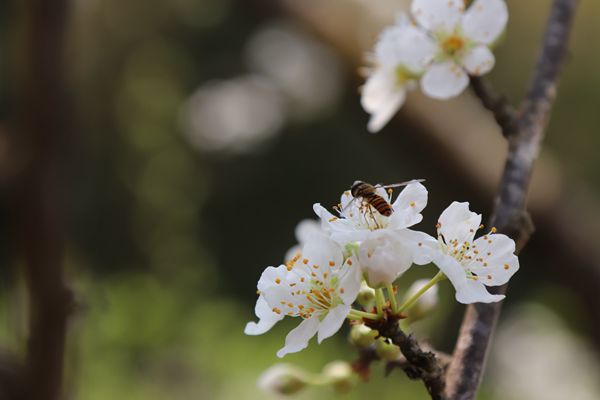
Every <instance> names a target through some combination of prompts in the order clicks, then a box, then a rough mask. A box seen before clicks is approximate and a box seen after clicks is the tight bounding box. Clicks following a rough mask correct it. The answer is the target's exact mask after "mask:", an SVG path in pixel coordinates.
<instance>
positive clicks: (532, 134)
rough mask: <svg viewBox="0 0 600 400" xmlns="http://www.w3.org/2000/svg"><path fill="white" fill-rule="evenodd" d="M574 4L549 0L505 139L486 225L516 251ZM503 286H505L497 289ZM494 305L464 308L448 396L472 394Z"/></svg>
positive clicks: (465, 398)
mask: <svg viewBox="0 0 600 400" xmlns="http://www.w3.org/2000/svg"><path fill="white" fill-rule="evenodd" d="M577 4H578V1H577V0H554V2H553V4H552V9H551V11H550V17H549V20H548V23H547V26H546V31H545V34H544V38H543V43H542V46H541V52H540V56H539V58H538V61H537V64H536V67H535V70H534V73H533V78H532V81H531V84H530V88H529V91H528V93H527V96H526V98H525V100H524V102H523V104H522V106H521V108H520V115H519V118H518V121H517V132H516V133H515V134H514V135H510V136H509V138H508V139H509V152H508V156H507V160H506V164H505V167H504V171H503V174H502V180H501V183H500V189H499V194H498V196H497V198H496V205H495V213H494V216H493V218H492V225H494V226H496V227H497V228H498V230H499V231H501V232H503V233H505V234H507V235H509V236H511V237H512V238H513V239H515V241H516V242H517V249H518V250H520V249H522V248H523V246H524V245H525V243H526V242H527V239H528V236H529V234H530V232H531V224H530V222H529V219H528V217H527V214H526V212H525V197H526V194H527V190H528V187H529V181H530V178H531V173H532V171H533V166H534V164H535V161H536V160H537V157H538V154H539V148H540V144H541V141H542V139H543V137H544V131H545V128H546V125H547V122H548V119H549V117H550V110H551V108H552V105H553V103H554V99H555V96H556V86H557V83H558V76H559V72H560V70H561V67H562V65H563V62H564V59H565V55H566V53H567V45H568V39H569V33H570V31H571V26H572V23H573V17H574V14H575V8H576V6H577ZM505 291H506V286H504V287H501V288H500V289H499V292H505ZM500 309H501V304H500V303H494V304H473V305H470V306H469V307H468V308H467V311H466V313H465V317H464V320H463V323H462V327H461V330H460V334H459V338H458V340H457V343H456V348H455V350H454V356H453V360H452V362H451V364H450V367H449V369H448V373H447V379H446V385H447V392H446V393H447V395H448V398H450V399H453V400H455V399H456V400H471V399H474V398H475V396H476V392H477V388H478V386H479V383H480V381H481V376H482V373H483V370H484V368H485V361H486V354H487V351H488V346H489V343H490V339H491V335H492V333H493V332H494V329H495V326H496V322H497V320H498V316H499V314H500Z"/></svg>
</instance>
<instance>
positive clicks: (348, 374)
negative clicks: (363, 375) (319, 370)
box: [323, 361, 354, 393]
mask: <svg viewBox="0 0 600 400" xmlns="http://www.w3.org/2000/svg"><path fill="white" fill-rule="evenodd" d="M323 377H324V378H325V379H327V380H329V382H331V385H332V386H333V388H334V389H335V391H336V392H338V393H347V392H349V391H350V389H352V386H353V385H354V371H352V367H351V366H350V364H348V363H347V362H345V361H334V362H331V363H329V364H327V365H326V366H325V368H323Z"/></svg>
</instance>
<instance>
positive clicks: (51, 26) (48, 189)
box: [11, 0, 73, 400]
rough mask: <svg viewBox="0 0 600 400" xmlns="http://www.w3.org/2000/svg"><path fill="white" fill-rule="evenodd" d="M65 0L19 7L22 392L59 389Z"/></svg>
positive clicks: (16, 200) (64, 314) (49, 393)
mask: <svg viewBox="0 0 600 400" xmlns="http://www.w3.org/2000/svg"><path fill="white" fill-rule="evenodd" d="M67 4H68V2H67V0H56V1H51V2H48V1H45V0H28V1H26V2H24V3H23V4H22V5H21V6H22V10H23V11H24V13H23V14H22V16H23V19H22V23H23V26H24V27H25V29H24V30H23V34H24V37H23V47H22V49H23V52H22V57H23V59H22V60H21V62H22V67H21V69H20V70H19V73H20V77H19V78H20V79H19V80H18V81H19V89H20V100H21V103H20V104H19V110H18V112H19V115H18V127H17V129H18V131H19V143H18V145H19V147H20V151H21V153H22V155H23V158H24V160H23V164H22V165H23V169H22V170H21V171H20V172H19V173H18V175H17V176H16V177H15V180H14V182H13V187H12V188H11V194H12V196H13V198H12V201H13V208H14V211H13V217H14V219H15V220H14V225H15V231H16V232H15V237H16V240H17V245H18V251H19V253H20V256H21V257H22V259H23V261H24V263H23V268H24V276H25V280H26V284H27V289H28V294H29V332H28V333H29V337H28V341H27V354H26V359H25V379H24V392H25V399H32V400H33V399H35V400H58V399H60V398H61V397H62V380H63V361H64V355H63V353H64V349H65V342H66V332H67V320H68V315H69V313H70V312H71V308H72V301H73V300H72V295H71V292H70V291H69V289H68V288H67V287H66V284H65V282H64V277H63V266H62V264H63V259H64V227H63V220H64V218H63V212H62V211H63V210H62V208H63V206H62V204H64V198H63V194H64V191H63V180H64V166H65V165H64V164H65V151H64V145H65V142H66V134H65V133H66V131H67V124H66V118H67V109H66V105H65V101H64V98H65V93H66V90H65V87H64V82H65V79H64V65H63V60H64V30H65V26H66V15H67V9H68V5H67Z"/></svg>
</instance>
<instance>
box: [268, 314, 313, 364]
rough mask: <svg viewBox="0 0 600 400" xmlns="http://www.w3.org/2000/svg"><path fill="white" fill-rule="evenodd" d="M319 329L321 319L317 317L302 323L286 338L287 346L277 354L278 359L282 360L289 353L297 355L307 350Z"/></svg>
mask: <svg viewBox="0 0 600 400" xmlns="http://www.w3.org/2000/svg"><path fill="white" fill-rule="evenodd" d="M318 329H319V318H318V317H317V316H314V317H311V318H308V319H305V320H304V321H302V322H301V323H300V325H298V326H297V327H296V328H294V329H292V330H291V331H290V333H288V335H287V336H286V337H285V346H283V347H282V348H281V350H279V351H278V352H277V357H279V358H281V357H283V356H285V355H286V354H288V353H296V352H299V351H300V350H303V349H305V348H306V346H308V341H309V340H310V339H311V338H312V337H313V336H315V334H316V333H317V330H318Z"/></svg>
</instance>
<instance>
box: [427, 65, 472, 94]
mask: <svg viewBox="0 0 600 400" xmlns="http://www.w3.org/2000/svg"><path fill="white" fill-rule="evenodd" d="M468 84H469V77H468V76H467V74H466V73H465V71H464V70H463V69H462V67H460V66H459V65H457V64H455V63H454V62H453V61H445V62H441V63H437V64H433V65H432V66H431V67H429V69H428V70H427V72H426V73H425V75H424V76H423V78H422V79H421V89H422V90H423V93H425V94H426V95H427V96H429V97H433V98H434V99H438V100H448V99H450V98H452V97H455V96H458V95H459V94H461V93H462V92H463V90H465V88H466V87H467V85H468Z"/></svg>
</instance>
